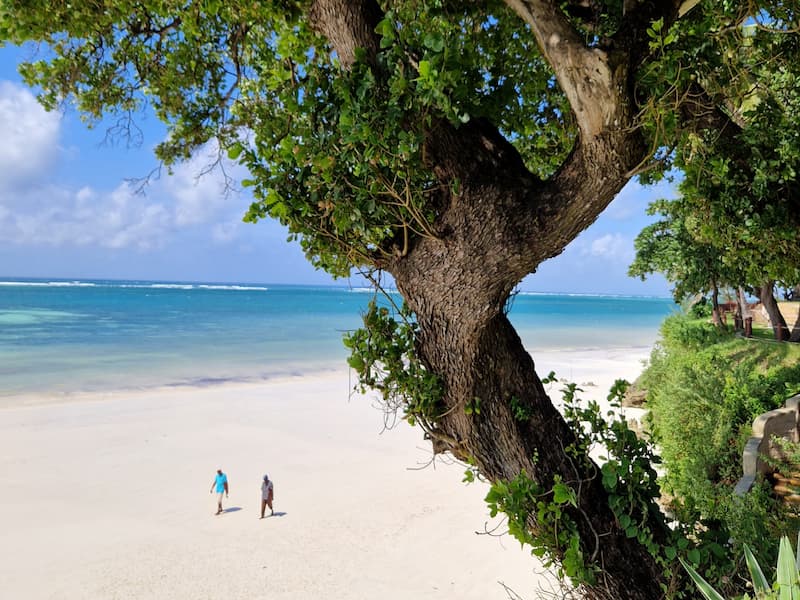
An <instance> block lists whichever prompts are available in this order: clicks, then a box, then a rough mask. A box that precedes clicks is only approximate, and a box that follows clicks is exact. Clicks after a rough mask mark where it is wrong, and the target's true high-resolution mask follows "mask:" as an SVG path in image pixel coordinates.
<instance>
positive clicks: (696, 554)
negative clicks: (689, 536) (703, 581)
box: [686, 548, 700, 565]
mask: <svg viewBox="0 0 800 600" xmlns="http://www.w3.org/2000/svg"><path fill="white" fill-rule="evenodd" d="M686 558H688V559H689V560H690V561H692V563H693V564H695V565H699V564H700V550H698V549H697V548H692V549H691V550H689V552H687V553H686Z"/></svg>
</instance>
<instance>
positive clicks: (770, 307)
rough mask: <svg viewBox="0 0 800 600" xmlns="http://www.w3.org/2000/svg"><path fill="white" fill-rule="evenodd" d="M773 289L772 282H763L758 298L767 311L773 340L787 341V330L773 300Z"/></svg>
mask: <svg viewBox="0 0 800 600" xmlns="http://www.w3.org/2000/svg"><path fill="white" fill-rule="evenodd" d="M774 289H775V282H774V281H771V280H768V281H766V282H764V285H762V286H761V289H760V290H759V292H760V293H759V297H760V300H761V304H762V305H763V306H764V309H765V310H766V311H767V315H768V316H769V322H770V325H772V331H773V333H774V334H775V339H776V340H778V341H784V340H788V339H789V328H788V327H787V326H786V319H784V318H783V314H781V309H780V308H779V307H778V303H777V301H776V300H775V295H774V293H773V291H774Z"/></svg>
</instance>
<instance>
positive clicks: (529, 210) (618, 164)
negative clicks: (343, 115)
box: [309, 0, 680, 600]
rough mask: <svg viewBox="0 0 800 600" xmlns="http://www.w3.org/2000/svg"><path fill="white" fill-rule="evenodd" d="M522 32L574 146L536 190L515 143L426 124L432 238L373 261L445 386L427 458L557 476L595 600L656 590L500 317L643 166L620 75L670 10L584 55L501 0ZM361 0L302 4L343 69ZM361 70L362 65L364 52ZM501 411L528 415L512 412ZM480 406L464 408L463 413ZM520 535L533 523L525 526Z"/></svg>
mask: <svg viewBox="0 0 800 600" xmlns="http://www.w3.org/2000/svg"><path fill="white" fill-rule="evenodd" d="M507 3H508V4H509V6H511V7H512V8H513V9H514V10H516V11H517V13H518V14H519V15H520V17H521V18H523V19H524V20H525V21H526V22H527V23H528V24H529V25H530V26H531V30H532V32H533V33H534V35H535V36H536V38H537V41H538V43H539V46H540V48H541V49H542V52H543V54H544V55H545V57H546V58H547V59H548V61H550V64H551V65H552V66H553V69H554V72H555V75H556V77H557V78H558V81H559V84H560V85H561V87H562V89H563V90H564V92H565V94H566V95H567V97H568V98H569V100H570V104H571V106H572V109H573V111H574V116H575V118H576V122H577V123H578V128H579V136H578V138H577V140H576V142H575V146H574V147H573V149H572V152H571V153H570V155H569V157H568V158H567V159H566V160H565V162H564V164H563V165H562V166H561V168H560V169H559V170H558V171H557V172H556V173H555V174H554V175H553V176H552V177H551V178H550V179H548V180H546V181H541V180H539V179H538V178H536V177H535V176H533V175H532V174H531V173H530V172H529V171H528V170H527V169H526V168H525V166H524V164H523V161H522V159H521V157H520V156H519V154H518V153H517V151H516V150H515V149H514V147H513V146H512V145H511V144H510V143H509V142H508V141H507V140H506V139H505V138H504V137H503V136H502V135H501V134H500V132H499V131H498V130H497V128H496V127H495V126H494V125H493V124H491V123H488V122H485V121H482V120H479V119H476V120H471V121H470V122H469V123H467V124H466V125H464V126H461V127H458V128H455V127H453V126H451V125H450V124H449V123H447V122H444V121H434V123H433V126H432V127H431V128H430V130H429V131H428V134H427V138H426V141H425V157H426V161H427V164H428V166H429V167H430V168H431V170H432V172H433V173H434V174H435V175H436V176H437V178H438V179H439V180H440V181H441V182H442V183H443V184H444V185H443V188H445V189H449V186H448V184H449V183H450V182H453V181H458V182H459V184H460V185H459V192H458V194H452V195H450V196H448V197H446V198H445V199H444V200H443V201H441V203H440V206H439V208H440V210H439V212H438V214H437V217H436V220H435V223H434V227H435V229H436V231H437V233H438V235H437V237H436V238H434V237H424V238H414V239H412V240H411V242H410V244H409V247H408V249H407V252H406V253H404V254H403V255H402V256H396V257H394V258H392V259H387V260H386V261H385V262H384V263H382V264H381V265H380V266H381V267H382V268H385V269H386V270H387V271H388V272H390V273H391V274H392V275H393V277H394V279H395V282H396V284H397V287H398V289H399V290H400V292H401V293H402V294H403V297H404V299H405V300H406V302H407V303H408V305H409V307H410V308H411V310H413V311H414V313H415V315H416V318H417V323H418V325H419V335H418V338H417V340H416V341H417V353H418V354H419V357H420V359H421V360H422V361H423V362H424V364H425V365H426V366H427V367H428V368H429V369H430V370H431V371H432V372H433V373H435V374H436V375H438V376H439V377H440V378H441V380H442V381H443V383H444V389H445V392H444V398H443V405H444V406H443V410H442V413H441V414H440V415H439V416H438V418H436V419H435V420H434V423H433V424H432V425H433V427H432V431H431V437H432V442H433V446H434V450H435V451H436V452H450V453H452V454H453V455H454V456H456V457H457V458H460V459H462V460H469V461H471V462H473V463H474V464H475V465H476V466H477V467H478V469H479V470H480V472H481V473H482V474H483V475H484V476H485V477H486V478H487V479H489V480H490V481H493V482H496V481H500V480H512V479H514V478H516V477H517V476H519V475H520V474H521V473H523V472H524V473H526V474H527V475H528V476H529V477H531V478H532V479H533V480H534V481H536V482H537V483H538V484H540V485H541V486H542V487H543V488H544V489H550V488H551V487H552V485H553V483H554V481H555V478H556V476H559V477H561V478H562V480H563V481H564V482H566V483H568V484H569V485H570V486H571V487H573V489H575V490H576V491H577V498H578V501H577V504H578V506H577V508H571V507H568V508H567V509H566V511H567V514H568V515H569V517H570V518H571V520H572V521H573V522H574V523H575V524H576V525H577V529H578V533H579V536H580V545H581V549H582V551H583V552H584V555H585V556H586V557H587V559H590V561H591V562H592V563H593V564H596V565H600V566H601V568H602V571H601V573H600V576H599V580H598V581H597V584H596V585H592V586H591V587H586V588H585V589H584V592H585V596H586V597H587V598H594V599H598V600H611V599H614V600H626V599H630V600H654V599H658V598H661V597H662V596H663V594H662V592H661V587H660V583H661V582H662V581H663V577H664V574H663V569H662V567H661V566H660V565H658V564H657V563H656V561H655V559H654V557H653V556H651V555H650V554H649V553H648V552H647V550H646V549H645V548H644V546H642V545H641V544H639V542H637V541H636V539H635V538H629V537H627V536H626V535H625V532H624V531H622V530H621V528H620V527H619V524H618V523H617V521H616V519H615V517H614V514H613V512H612V511H611V509H610V508H609V498H608V494H607V493H606V491H605V489H604V488H603V486H602V483H601V478H600V477H599V474H598V469H597V467H596V465H594V463H592V462H591V460H590V459H589V458H588V457H585V459H584V458H583V457H581V459H580V460H578V459H575V458H573V457H571V456H570V455H569V454H568V453H567V452H566V450H565V449H566V448H567V447H568V446H569V445H570V444H571V443H572V442H573V441H574V436H573V433H572V432H571V430H570V429H569V426H568V425H567V423H566V422H565V420H564V418H563V417H562V416H561V415H560V414H559V412H558V411H557V410H556V409H555V407H554V406H553V404H552V402H551V401H550V399H549V398H548V396H547V394H546V392H545V390H544V387H543V385H542V383H541V380H540V379H539V377H538V376H537V374H536V371H535V367H534V363H533V360H532V358H531V357H530V355H529V354H528V353H527V352H526V350H525V348H524V347H523V345H522V342H521V341H520V339H519V337H518V336H517V334H516V332H515V331H514V329H513V327H512V326H511V324H510V322H509V321H508V319H507V318H506V316H505V314H504V305H505V302H506V300H507V298H508V296H509V294H510V293H511V291H512V290H513V288H514V286H515V285H516V284H517V283H518V282H519V281H520V280H521V279H522V278H523V277H525V276H526V275H528V274H529V273H532V272H534V271H535V270H536V268H537V267H538V265H539V264H540V263H541V262H542V261H543V260H545V259H547V258H550V257H552V256H555V255H557V254H559V253H560V252H562V251H563V249H564V247H565V246H566V245H567V244H568V243H569V242H570V241H572V240H573V239H574V238H575V237H576V236H577V235H578V234H579V233H580V232H581V231H583V230H584V229H585V228H586V227H588V226H589V225H590V224H591V223H592V222H593V221H594V220H595V219H596V218H597V216H598V215H599V214H600V212H602V210H603V209H605V207H606V206H607V205H608V204H609V203H610V202H611V200H612V199H613V198H614V197H615V195H616V194H617V193H618V192H619V190H620V189H622V187H623V185H624V184H625V183H626V182H627V181H628V179H630V177H631V173H632V172H633V171H634V169H635V168H636V167H637V166H638V165H639V164H641V162H642V161H643V160H644V159H645V157H646V156H647V151H648V149H647V147H646V145H645V143H644V140H643V137H642V135H641V132H640V131H639V130H638V128H637V127H636V122H635V115H636V113H637V110H638V108H637V106H636V103H635V101H634V99H633V91H632V90H633V87H634V86H633V79H632V70H633V68H634V66H635V62H636V61H637V60H641V58H642V56H641V51H642V48H646V47H647V36H646V35H645V28H646V27H648V26H649V25H650V23H651V22H652V20H653V19H657V18H659V17H664V18H665V27H666V26H667V25H668V24H669V23H670V22H671V20H672V19H674V18H676V15H677V7H678V5H679V4H680V2H667V1H664V2H640V3H638V5H637V6H638V8H637V9H636V10H633V11H632V12H631V14H630V15H629V23H628V26H626V27H623V28H622V29H621V33H620V35H619V36H618V37H617V39H615V40H614V44H613V50H611V49H605V50H604V49H602V48H598V47H595V48H589V47H587V46H586V45H585V44H584V42H583V40H582V39H581V38H580V36H579V35H578V34H577V32H576V31H575V30H574V29H573V28H572V25H571V24H570V23H569V21H568V20H567V19H566V18H565V17H564V15H563V14H562V13H561V11H560V8H559V5H558V3H557V2H554V1H552V0H549V1H548V0H507ZM376 6H377V5H376V4H375V2H374V0H315V2H314V3H313V5H312V8H311V12H310V15H309V16H310V20H311V23H312V26H313V27H314V29H316V30H317V31H318V32H320V33H321V34H322V35H324V36H325V37H326V38H327V39H328V40H329V41H330V43H331V46H332V48H333V49H335V50H336V52H337V54H338V55H339V57H340V59H341V61H342V64H343V66H344V68H348V67H349V65H350V64H352V61H353V57H354V56H355V53H354V48H356V47H362V48H365V49H366V50H367V56H368V57H374V56H375V52H376V51H377V50H376V49H377V48H378V47H379V45H378V43H377V37H376V35H375V33H374V30H375V26H376V25H377V19H378V18H379V12H380V11H379V10H376ZM368 60H369V58H368ZM512 398H513V399H514V401H513V403H514V405H515V406H517V407H521V408H522V409H523V411H524V412H525V413H527V414H529V415H530V418H528V419H527V420H520V419H518V418H515V412H514V410H513V409H512ZM473 403H479V407H480V408H479V411H475V410H466V409H467V407H468V406H469V405H471V404H473ZM648 518H649V521H648V526H649V528H650V529H651V530H652V532H653V535H654V536H655V538H656V540H657V541H664V540H665V539H666V538H667V535H668V532H667V528H666V526H665V525H664V522H663V518H662V516H661V513H660V512H659V510H658V508H657V507H656V506H655V505H653V506H652V507H651V511H650V513H649V515H648ZM529 526H530V528H531V529H532V530H533V531H536V529H537V527H538V525H537V524H536V523H535V521H534V520H533V519H532V518H531V519H530V520H529Z"/></svg>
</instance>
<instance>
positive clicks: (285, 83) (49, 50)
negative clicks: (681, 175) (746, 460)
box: [0, 0, 800, 600]
mask: <svg viewBox="0 0 800 600" xmlns="http://www.w3.org/2000/svg"><path fill="white" fill-rule="evenodd" d="M797 8H798V7H797V5H796V3H795V2H782V1H777V0H775V1H772V2H769V1H755V0H753V1H748V2H733V1H727V0H725V1H722V2H716V1H714V2H712V1H711V0H707V1H701V0H660V1H654V0H608V1H595V0H566V1H565V2H561V1H559V2H556V1H555V0H506V1H505V2H500V1H489V2H482V3H476V2H462V1H460V0H455V1H453V2H444V1H442V0H400V1H397V2H393V1H386V2H381V3H378V2H376V1H375V0H271V1H266V2H259V3H254V2H246V1H244V0H226V1H224V2H223V1H222V0H138V1H135V2H134V1H131V0H115V1H112V0H90V1H86V2H64V1H57V2H50V1H48V2H44V1H33V2H31V1H26V2H21V1H19V0H3V1H2V3H0V39H3V40H7V41H8V42H11V43H17V44H21V43H25V42H32V43H40V44H41V50H40V52H41V54H40V56H41V60H36V61H33V62H31V63H28V64H25V65H22V73H23V75H24V76H25V79H26V81H27V82H28V83H29V84H30V85H32V86H35V87H37V88H38V89H40V90H41V100H42V102H43V103H44V105H45V106H46V107H48V108H55V107H56V106H58V105H59V104H61V103H62V102H73V103H74V104H75V105H76V106H77V108H78V110H80V111H81V112H82V113H83V114H84V115H85V116H86V118H87V119H88V120H89V121H90V122H91V121H94V120H97V119H99V118H100V116H101V115H109V114H110V115H115V116H116V117H117V119H118V121H117V122H118V124H119V129H120V131H121V132H123V133H124V132H125V130H126V125H127V124H128V123H129V122H130V120H132V119H135V118H136V115H137V113H138V112H139V111H140V110H142V108H143V107H144V106H145V105H150V106H151V107H152V108H153V109H154V110H155V112H156V114H157V115H158V116H159V117H160V118H161V119H162V120H163V121H164V122H165V123H166V124H167V127H168V131H169V135H168V138H167V139H166V140H165V141H164V142H163V143H161V144H160V145H159V146H158V148H157V150H156V153H157V155H158V157H159V158H160V159H161V160H162V161H164V162H165V163H166V164H168V165H169V164H173V163H175V162H176V161H180V160H184V159H186V158H188V157H189V156H190V155H191V153H192V151H193V150H194V149H195V148H197V147H198V146H199V145H201V144H203V143H205V142H206V141H208V140H210V139H216V140H218V141H219V144H220V147H221V148H222V149H223V150H224V151H225V152H227V153H228V156H229V157H230V158H232V159H234V160H238V161H240V162H241V163H242V164H243V165H245V166H246V167H247V168H248V170H249V172H250V177H249V178H248V179H247V180H245V181H244V182H243V184H244V185H245V186H249V187H250V188H251V189H252V191H253V195H254V198H255V201H254V203H253V205H252V206H251V208H250V210H249V212H248V213H247V215H246V219H248V220H251V221H256V220H258V219H261V218H264V217H267V216H269V217H273V218H276V219H279V220H280V221H281V222H282V223H284V224H286V225H287V226H288V227H289V231H290V232H291V234H292V235H293V236H295V237H297V238H298V239H299V241H300V244H301V245H302V247H303V248H304V250H305V252H306V255H307V256H308V258H309V260H310V261H311V262H312V263H313V264H315V265H316V266H318V267H321V268H324V269H325V270H327V271H329V272H330V273H333V274H334V275H338V276H345V275H347V274H348V273H349V272H350V270H351V269H352V268H361V269H365V270H368V271H372V272H382V271H386V272H389V273H391V275H392V276H393V277H394V280H395V282H396V284H397V287H398V289H399V291H400V292H401V293H402V294H403V297H404V299H405V301H406V303H407V306H406V307H404V308H403V309H402V311H400V314H399V315H391V314H388V312H386V311H381V310H377V309H376V310H374V311H373V312H371V313H370V314H369V315H368V316H367V318H366V321H365V326H366V330H365V332H364V333H363V334H359V335H357V336H356V337H355V338H353V339H351V342H350V344H351V346H352V347H353V350H354V359H353V360H352V361H351V364H352V365H354V366H356V368H357V371H358V374H359V376H360V378H361V381H362V382H363V383H364V384H365V385H377V386H378V387H379V388H381V389H382V390H383V391H385V392H387V393H388V397H390V398H393V400H392V401H393V402H396V403H397V405H400V406H405V409H406V414H407V416H408V417H409V419H410V420H414V421H415V422H417V423H419V424H420V425H421V426H422V427H423V428H424V429H425V431H426V434H427V436H428V437H429V438H430V439H431V441H432V443H433V447H434V450H435V451H436V452H450V453H452V454H453V455H454V456H456V457H457V458H460V459H462V460H464V461H466V462H468V463H469V464H470V465H472V467H473V468H474V469H475V470H476V471H477V472H478V473H479V474H480V475H482V476H484V477H486V478H487V479H488V480H490V481H491V482H493V483H494V485H495V487H494V488H493V496H492V504H493V506H494V507H496V508H497V509H498V510H503V511H504V512H506V514H508V515H509V518H510V519H511V521H510V522H511V523H513V524H514V527H515V532H516V533H518V534H519V537H520V538H521V539H522V540H523V541H526V542H528V543H531V544H532V545H533V546H534V548H536V550H537V552H542V553H545V554H547V555H548V556H550V557H551V558H552V559H553V560H556V561H560V563H561V565H562V568H563V572H564V573H565V574H566V575H568V576H569V577H571V578H572V579H573V581H574V582H575V583H576V584H577V585H580V586H583V589H584V591H585V593H586V595H587V596H588V597H591V598H614V599H620V598H643V599H644V598H647V599H648V600H650V599H652V598H656V597H660V596H662V595H664V594H665V593H666V592H667V591H668V590H669V589H670V587H669V585H670V584H669V578H670V576H671V574H672V571H671V567H670V566H669V565H670V561H673V562H674V559H675V555H676V548H684V549H685V548H686V544H687V543H688V542H686V540H685V539H684V541H683V542H682V545H680V546H675V545H671V544H673V538H672V536H673V535H674V534H673V533H672V532H670V530H668V529H667V528H666V526H665V524H664V522H663V517H662V516H661V515H660V513H659V511H658V510H657V509H656V508H655V507H654V505H653V504H652V485H650V484H649V483H648V484H647V486H645V489H644V491H643V490H642V489H641V488H639V491H638V492H636V491H635V490H636V489H637V488H636V485H637V482H640V480H641V477H644V475H643V473H649V472H650V471H647V470H646V469H642V468H641V464H640V463H638V462H637V463H632V462H631V461H627V462H621V463H620V465H622V464H624V465H626V466H625V467H624V468H623V467H620V469H619V470H614V471H613V472H611V471H610V470H609V469H608V468H607V469H606V472H604V474H603V477H602V478H600V477H598V476H597V473H598V469H599V467H598V466H597V465H595V464H594V463H593V461H592V460H591V459H589V457H588V455H587V452H586V450H587V447H586V445H585V444H583V442H582V441H581V440H582V434H581V433H580V428H578V429H575V428H574V427H571V426H570V424H568V423H567V422H566V421H565V420H564V418H563V416H562V415H561V414H559V413H558V411H556V410H555V408H554V406H553V404H552V403H551V402H550V400H549V398H548V397H547V394H546V391H545V389H544V387H543V385H542V381H541V380H540V379H539V377H538V376H537V375H536V372H535V368H534V363H533V360H532V358H531V357H530V355H529V354H528V353H527V352H526V351H525V349H524V347H523V346H522V343H521V341H520V339H519V336H517V335H516V332H515V331H514V329H513V327H512V326H511V324H510V322H509V321H508V318H507V315H506V301H507V299H508V297H509V295H510V293H511V292H512V291H513V289H514V287H515V286H516V285H517V283H518V282H519V281H520V280H521V279H522V278H523V277H524V276H526V275H528V274H529V273H532V272H534V271H535V270H536V268H537V267H538V265H539V264H540V263H541V262H542V261H544V260H546V259H547V258H550V257H552V256H555V255H557V254H559V253H560V252H562V251H563V249H564V247H565V246H566V244H568V243H569V242H570V241H571V240H572V239H574V238H575V237H576V236H577V235H578V234H579V233H580V232H581V231H583V230H584V229H585V228H586V227H588V226H589V225H590V224H591V223H592V222H593V221H594V219H595V218H596V217H597V215H598V214H600V212H601V211H602V210H604V209H605V207H606V206H607V205H608V203H609V202H611V200H612V199H613V198H614V196H615V194H616V193H617V192H618V191H619V190H620V189H621V188H622V186H623V185H624V184H625V183H626V182H627V181H628V180H629V179H630V178H631V177H634V176H635V175H637V174H643V176H645V177H646V178H657V177H659V176H660V174H661V173H663V171H664V170H665V169H669V168H672V167H673V166H678V167H681V168H684V169H685V171H686V173H687V176H686V181H692V182H694V183H693V184H692V185H696V186H698V191H697V194H696V196H697V198H698V199H702V201H704V202H707V207H708V214H710V215H716V214H717V212H720V213H724V214H725V215H728V214H729V213H730V211H733V212H732V215H733V217H732V218H730V219H729V221H728V222H730V223H732V224H733V223H734V221H735V219H736V218H739V217H741V218H743V219H745V220H746V219H748V218H749V219H750V222H754V221H756V222H761V221H763V220H768V221H769V222H777V221H781V219H785V218H788V217H791V216H792V215H793V214H794V213H793V211H795V209H796V208H797V196H796V183H795V179H796V174H795V171H796V164H795V160H796V153H795V150H794V149H795V147H796V144H795V138H794V137H792V135H791V134H790V133H787V132H786V131H783V132H782V134H785V136H784V137H783V138H781V140H783V141H782V142H780V143H777V144H772V141H779V140H778V138H777V137H773V136H774V135H775V130H776V128H780V127H781V126H783V125H786V124H787V123H789V122H791V115H790V113H789V112H788V111H787V110H785V107H786V106H787V105H782V104H781V102H782V101H784V99H785V98H791V97H792V94H793V93H794V91H795V89H796V88H795V84H794V81H795V80H794V79H793V77H794V69H796V68H797V67H796V65H798V64H800V61H797V60H796V59H797V56H796V45H797V35H796V34H797V27H798V15H797ZM764 78H771V80H772V84H771V87H770V88H769V89H770V90H771V91H772V92H775V94H766V95H759V103H757V104H756V103H754V101H753V100H752V97H753V95H754V94H753V89H754V86H757V85H758V82H760V81H761V80H762V79H764ZM759 89H760V88H759ZM778 91H780V92H781V94H782V95H781V94H778ZM762 96H763V97H762ZM779 96H780V97H779ZM785 101H786V102H788V100H785ZM792 102H794V100H792ZM773 105H775V106H778V107H779V108H781V109H784V110H783V113H781V111H780V110H776V111H772V110H769V111H766V112H763V107H766V106H773ZM750 107H753V108H752V110H753V111H754V112H753V115H752V116H750V113H749V112H747V111H748V110H749V108H750ZM781 115H783V116H781ZM756 159H758V160H756ZM761 159H763V162H762V161H761ZM776 161H777V162H776ZM693 169H694V170H693ZM753 190H756V191H759V193H758V194H757V200H756V201H752V198H751V196H752V194H751V192H752V191H753ZM740 202H744V203H746V206H745V205H740V204H738V203H740ZM721 222H722V221H721V220H720V223H721ZM792 223H795V221H792ZM732 229H736V230H737V231H738V229H737V227H736V226H735V225H732ZM715 235H719V236H721V237H724V236H726V235H727V229H726V228H723V227H721V226H718V227H717V228H716V229H715ZM737 239H738V238H737ZM776 240H777V241H779V242H780V248H781V249H782V250H783V251H784V253H785V254H790V253H791V252H792V249H793V248H794V249H795V250H796V247H797V246H796V237H794V238H793V237H792V236H791V235H785V236H784V237H781V236H780V235H778V236H777V237H776ZM396 319H399V320H400V321H402V320H403V319H405V320H406V322H405V323H403V324H399V323H398V321H397V320H396ZM406 366H410V367H413V368H405V367H406ZM376 374H381V375H376ZM387 375H388V376H389V379H388V380H387V379H385V378H384V377H385V376H387ZM415 381H416V382H417V383H414V382H415ZM381 386H382V387H381ZM620 435H622V436H623V437H624V434H620ZM626 447H627V446H626ZM620 490H628V492H629V493H627V492H626V493H622V492H620ZM634 500H635V501H634ZM622 523H624V525H622ZM663 548H670V549H671V551H668V552H667V553H666V555H664V554H663ZM665 556H666V558H665Z"/></svg>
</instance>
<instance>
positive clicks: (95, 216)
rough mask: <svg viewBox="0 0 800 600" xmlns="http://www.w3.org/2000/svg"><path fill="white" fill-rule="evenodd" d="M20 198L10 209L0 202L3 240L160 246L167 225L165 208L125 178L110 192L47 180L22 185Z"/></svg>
mask: <svg viewBox="0 0 800 600" xmlns="http://www.w3.org/2000/svg"><path fill="white" fill-rule="evenodd" d="M22 199H23V200H26V202H25V203H24V208H25V210H20V209H19V208H21V206H20V203H19V202H18V209H15V210H7V209H3V207H2V206H0V209H2V210H0V238H2V239H3V240H4V241H6V242H11V243H14V244H19V245H36V246H56V247H58V246H98V247H102V248H124V247H131V248H136V249H139V250H148V249H151V248H157V247H160V246H162V245H163V244H164V242H165V241H166V239H167V237H168V234H169V233H170V232H171V231H172V230H173V225H172V222H173V220H174V218H173V217H172V215H170V214H169V211H167V210H166V208H165V207H164V206H163V205H162V204H160V203H156V202H152V201H150V202H148V201H146V200H145V199H144V198H143V197H142V196H140V195H137V194H136V193H134V192H133V190H131V189H130V186H128V184H122V185H120V186H118V187H117V188H116V189H115V190H113V191H111V192H110V193H99V192H96V191H94V190H92V189H91V188H88V187H84V188H81V189H80V190H78V191H77V192H71V191H69V190H66V189H63V188H58V187H55V186H50V187H47V188H36V189H32V190H28V191H27V193H26V194H25V195H24V196H23V197H22ZM18 200H19V198H18Z"/></svg>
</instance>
